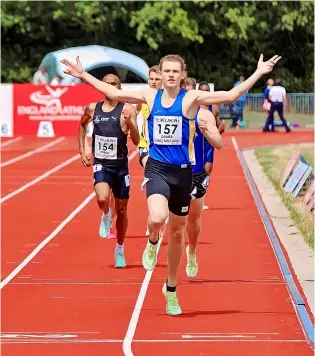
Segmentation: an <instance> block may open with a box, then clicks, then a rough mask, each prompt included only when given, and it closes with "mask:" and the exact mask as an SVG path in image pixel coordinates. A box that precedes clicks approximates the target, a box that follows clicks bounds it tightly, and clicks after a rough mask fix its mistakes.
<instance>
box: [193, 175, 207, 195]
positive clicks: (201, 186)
mask: <svg viewBox="0 0 315 356" xmlns="http://www.w3.org/2000/svg"><path fill="white" fill-rule="evenodd" d="M209 181H210V177H209V175H208V173H207V172H206V171H205V170H202V171H201V172H199V173H193V184H192V192H191V195H192V197H193V198H195V199H200V198H202V197H203V196H204V195H205V194H206V191H207V187H208V185H209Z"/></svg>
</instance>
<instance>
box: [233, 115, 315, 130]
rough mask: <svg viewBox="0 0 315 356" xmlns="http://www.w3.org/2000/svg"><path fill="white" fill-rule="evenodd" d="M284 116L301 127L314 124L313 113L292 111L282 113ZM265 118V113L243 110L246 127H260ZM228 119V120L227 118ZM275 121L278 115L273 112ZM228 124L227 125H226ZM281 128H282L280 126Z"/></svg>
mask: <svg viewBox="0 0 315 356" xmlns="http://www.w3.org/2000/svg"><path fill="white" fill-rule="evenodd" d="M284 117H285V118H286V119H287V120H288V121H289V122H290V123H291V124H293V123H298V124H299V125H300V126H301V127H303V128H306V125H314V116H313V115H302V114H294V113H284ZM266 119H267V113H265V112H256V111H244V121H245V123H246V127H247V128H262V127H263V125H264V124H265V122H266ZM227 121H230V120H227ZM275 121H276V122H280V119H279V116H278V114H277V113H276V114H275ZM227 126H229V125H227ZM281 130H284V129H283V128H281Z"/></svg>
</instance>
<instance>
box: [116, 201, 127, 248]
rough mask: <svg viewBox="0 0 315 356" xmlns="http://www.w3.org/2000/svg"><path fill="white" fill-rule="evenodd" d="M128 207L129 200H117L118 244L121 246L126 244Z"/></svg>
mask: <svg viewBox="0 0 315 356" xmlns="http://www.w3.org/2000/svg"><path fill="white" fill-rule="evenodd" d="M127 206H128V199H115V208H116V215H117V220H116V230H117V243H118V244H119V245H123V244H124V241H125V237H126V232H127V228H128V215H127Z"/></svg>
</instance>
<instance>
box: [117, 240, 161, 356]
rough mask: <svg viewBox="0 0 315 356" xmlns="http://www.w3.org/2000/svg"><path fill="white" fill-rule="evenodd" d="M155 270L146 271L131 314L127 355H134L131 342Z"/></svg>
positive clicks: (159, 244) (125, 342) (127, 335)
mask: <svg viewBox="0 0 315 356" xmlns="http://www.w3.org/2000/svg"><path fill="white" fill-rule="evenodd" d="M162 240H163V237H162V238H160V240H159V242H158V247H157V251H156V254H157V256H158V254H159V249H160V246H161V243H162ZM153 271H154V270H153ZM153 271H147V272H146V274H145V277H144V280H143V282H142V285H141V289H140V292H139V295H138V299H137V302H136V305H135V307H134V310H133V313H132V316H131V319H130V322H129V325H128V330H127V333H126V336H125V338H124V342H123V351H124V355H125V356H134V355H133V353H132V348H131V343H132V340H133V337H134V335H135V332H136V328H137V324H138V320H139V317H140V313H141V309H142V306H143V302H144V298H145V296H146V294H147V290H148V287H149V283H150V279H151V277H152V273H153ZM161 293H162V291H161Z"/></svg>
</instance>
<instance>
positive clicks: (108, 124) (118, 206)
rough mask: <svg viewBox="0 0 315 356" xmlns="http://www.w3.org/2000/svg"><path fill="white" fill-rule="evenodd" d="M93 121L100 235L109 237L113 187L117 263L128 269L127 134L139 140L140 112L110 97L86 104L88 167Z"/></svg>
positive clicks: (109, 80) (82, 131)
mask: <svg viewBox="0 0 315 356" xmlns="http://www.w3.org/2000/svg"><path fill="white" fill-rule="evenodd" d="M103 82H104V83H106V84H107V85H110V86H112V87H115V88H117V90H120V89H121V84H120V80H119V78H118V77H116V76H115V75H113V74H108V75H106V76H105V77H104V78H103ZM92 120H93V124H94V125H93V126H94V128H93V134H92V152H93V156H94V159H93V172H94V190H95V193H96V197H97V203H98V206H99V208H100V209H101V210H102V212H103V214H102V217H101V224H100V229H99V234H100V236H101V237H102V238H106V237H108V234H109V231H110V225H111V220H112V213H111V210H110V190H112V192H113V195H114V198H115V204H114V205H115V210H116V215H117V220H116V230H117V244H116V249H115V266H116V267H118V268H124V267H126V261H125V256H124V240H125V235H126V231H127V227H128V217H127V204H128V199H129V191H130V176H129V169H128V147H127V136H128V133H129V132H130V137H131V140H132V142H133V143H134V144H135V145H137V144H138V143H139V139H140V138H139V132H138V127H137V121H136V111H135V109H134V107H133V106H132V105H130V104H124V103H122V102H117V100H112V99H110V98H106V99H105V100H104V101H100V102H98V103H91V104H89V105H87V106H86V108H85V111H84V114H83V115H82V117H81V122H80V126H79V133H78V139H79V149H80V154H81V160H82V163H83V165H84V166H85V167H88V166H90V165H91V158H90V154H89V153H88V152H87V151H86V149H85V140H86V129H87V125H88V124H89V122H90V121H92Z"/></svg>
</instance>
